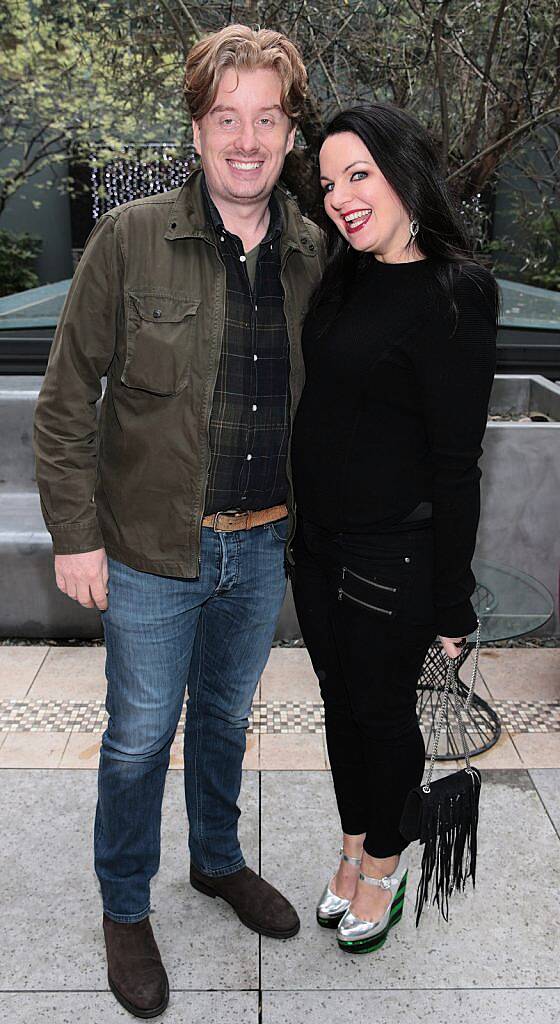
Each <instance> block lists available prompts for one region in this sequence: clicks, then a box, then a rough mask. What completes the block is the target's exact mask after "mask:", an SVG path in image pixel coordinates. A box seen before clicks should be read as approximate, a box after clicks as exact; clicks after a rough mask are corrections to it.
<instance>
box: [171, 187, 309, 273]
mask: <svg viewBox="0 0 560 1024" xmlns="http://www.w3.org/2000/svg"><path fill="white" fill-rule="evenodd" d="M203 180H204V179H203V173H202V170H201V169H200V168H199V169H197V170H196V171H193V172H192V174H190V175H189V177H188V179H187V181H186V182H185V184H184V185H183V186H182V188H181V189H180V191H179V195H178V196H177V199H176V200H175V202H174V203H173V206H172V207H171V213H170V215H169V219H168V222H167V228H166V231H165V235H164V237H165V238H166V239H167V240H168V241H175V239H177V238H205V239H207V240H208V241H213V239H214V231H213V226H212V219H211V216H210V213H209V210H208V207H207V204H206V203H205V200H204V195H203V189H202V183H203ZM273 196H274V199H275V201H276V203H277V204H278V208H279V212H280V215H281V218H282V228H283V229H282V239H281V245H282V249H288V248H290V249H297V250H298V251H299V252H301V253H303V254H304V255H305V256H316V255H317V246H316V245H315V242H314V241H313V239H312V238H311V235H310V233H309V231H308V230H307V227H306V224H305V221H304V220H303V217H302V215H301V213H300V212H299V209H298V206H297V203H296V202H295V200H293V199H292V198H291V197H290V196H288V195H287V193H286V192H285V190H284V189H283V188H282V187H281V186H278V185H276V187H275V188H274V191H273Z"/></svg>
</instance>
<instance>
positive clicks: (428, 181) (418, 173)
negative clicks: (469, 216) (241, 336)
mask: <svg viewBox="0 0 560 1024" xmlns="http://www.w3.org/2000/svg"><path fill="white" fill-rule="evenodd" d="M340 132H353V133H354V134H355V135H357V136H358V138H359V139H361V141H362V142H363V143H364V145H365V146H366V147H367V149H368V150H369V152H370V153H371V156H372V157H373V159H374V160H375V163H376V164H377V166H378V167H379V169H380V171H381V173H382V174H383V175H384V177H385V178H386V179H387V181H388V183H389V185H390V186H391V187H392V189H393V191H394V192H396V194H397V196H398V197H399V199H400V201H401V203H402V204H403V206H404V207H405V209H406V210H407V211H408V212H409V213H410V216H411V219H414V220H416V221H417V222H418V225H419V227H418V234H417V236H416V238H415V240H414V241H415V243H416V246H417V248H418V249H419V250H420V252H421V253H422V254H423V255H424V256H427V257H429V258H432V259H434V261H435V276H436V278H437V281H438V283H439V284H440V285H441V288H442V290H443V292H444V294H445V295H446V296H447V298H448V299H449V304H450V308H451V311H452V312H453V315H454V317H455V316H456V314H457V309H456V306H455V302H454V298H453V290H454V289H453V286H454V282H455V281H456V279H457V270H459V272H460V273H462V274H464V275H466V276H468V277H469V278H471V279H472V280H473V281H474V282H475V283H476V284H477V286H478V287H479V289H480V291H481V293H482V294H483V296H484V299H485V301H486V302H487V303H488V304H489V307H490V313H491V315H492V317H493V318H494V319H495V320H496V321H497V318H498V313H499V292H498V286H497V284H496V281H495V280H494V278H493V277H492V275H491V274H489V273H488V271H486V270H485V269H484V267H483V266H482V265H481V264H480V263H479V262H477V260H476V259H475V258H474V255H473V247H472V244H471V241H470V239H469V237H468V234H467V232H466V229H465V226H464V224H463V221H462V218H461V216H460V214H459V212H458V210H457V208H456V205H455V203H454V201H453V199H452V197H451V194H450V192H449V190H448V187H447V185H446V182H445V179H444V176H443V174H442V170H441V167H440V163H439V159H438V155H437V151H436V148H435V146H434V144H433V142H432V140H431V138H430V136H429V134H428V132H427V131H426V130H425V128H423V127H422V125H421V124H420V123H419V122H418V121H417V120H416V118H414V117H412V116H411V115H410V114H408V113H407V112H406V111H404V110H400V109H399V108H398V107H395V106H393V105H392V104H390V103H371V104H367V105H363V106H356V107H350V108H349V109H348V110H344V111H342V112H341V113H339V114H336V115H335V117H333V119H332V120H331V121H330V122H329V124H328V125H327V127H326V129H325V131H324V134H323V140H322V142H324V141H325V139H327V138H329V136H331V135H337V134H339V133H340ZM324 227H325V231H326V236H327V265H326V268H325V272H324V274H323V278H322V281H321V283H320V285H319V287H318V289H317V291H316V293H315V295H314V296H313V299H312V303H311V308H312V309H313V308H316V307H317V306H319V305H321V304H323V303H324V302H329V303H332V304H333V305H334V307H335V309H336V307H338V308H340V305H341V303H342V302H343V301H344V298H345V296H346V295H347V293H348V289H349V287H350V285H351V283H352V281H353V279H354V277H355V274H356V271H357V269H358V268H359V267H360V266H361V265H363V263H364V256H365V259H366V261H367V260H368V259H371V254H362V253H359V252H357V251H356V250H355V249H352V247H351V246H349V244H348V242H347V241H346V240H345V239H344V238H343V237H342V235H341V234H340V231H339V230H338V228H337V227H336V225H335V224H334V222H333V221H332V220H331V218H330V217H327V215H326V214H325V224H324ZM411 244H412V238H411V239H410V242H409V245H411ZM331 309H333V306H331ZM335 309H333V313H334V312H335ZM329 319H330V318H329Z"/></svg>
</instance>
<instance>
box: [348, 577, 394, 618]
mask: <svg viewBox="0 0 560 1024" xmlns="http://www.w3.org/2000/svg"><path fill="white" fill-rule="evenodd" d="M367 582H368V583H369V580H368V581H367ZM387 589H392V588H387ZM343 597H346V598H347V599H348V601H354V602H355V603H356V604H361V605H362V607H363V608H370V609H371V611H372V612H381V614H382V615H392V614H393V612H392V611H389V609H388V608H378V607H377V605H375V604H368V603H367V601H361V600H360V598H359V597H353V596H352V594H349V593H348V592H347V591H346V590H343V589H342V587H339V588H338V600H339V601H342V598H343Z"/></svg>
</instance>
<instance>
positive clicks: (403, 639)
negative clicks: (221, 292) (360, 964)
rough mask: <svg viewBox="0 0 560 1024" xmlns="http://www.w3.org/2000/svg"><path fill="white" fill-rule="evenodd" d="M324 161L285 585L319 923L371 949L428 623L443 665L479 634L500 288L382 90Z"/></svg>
mask: <svg viewBox="0 0 560 1024" xmlns="http://www.w3.org/2000/svg"><path fill="white" fill-rule="evenodd" d="M320 173H321V184H322V187H323V190H324V206H325V211H326V214H327V218H328V220H327V249H328V261H327V269H326V271H325V275H324V278H323V280H322V283H321V285H320V287H319V290H318V293H317V295H316V296H315V299H314V302H313V304H312V307H311V310H310V312H309V314H308V316H307V319H306V323H305V330H304V335H303V346H304V356H305V363H306V385H305V389H304V392H303V395H302V399H301V403H300V405H299V408H298V412H297V417H296V422H295V426H294V437H293V445H292V458H293V473H294V487H295V497H296V505H297V509H298V524H297V531H296V536H295V540H294V545H293V556H294V562H295V573H294V596H295V601H296V608H297V612H298V616H299V621H300V625H301V629H302V633H303V637H304V640H305V642H306V644H307V647H308V650H309V654H310V657H311V660H312V662H313V666H314V669H315V671H316V674H317V676H318V678H319V681H320V686H321V693H322V697H323V700H324V703H325V727H326V734H327V744H328V750H329V758H330V762H331V768H332V775H333V781H334V787H335V793H336V797H337V803H338V808H339V812H340V818H341V825H342V831H343V841H342V850H341V853H342V857H341V861H340V864H339V867H338V870H337V872H336V874H335V875H334V877H333V878H332V880H331V881H330V882H329V884H328V885H327V887H326V889H325V891H324V893H323V896H322V897H321V900H320V902H319V905H318V907H317V918H318V921H319V924H321V925H324V926H326V927H337V938H338V942H339V945H340V946H341V948H342V949H345V950H348V951H350V952H369V951H371V950H374V949H378V948H379V947H380V946H381V945H383V943H384V941H385V938H386V936H387V934H388V931H389V929H390V928H391V927H392V926H393V925H394V924H396V922H397V921H398V920H399V919H400V917H401V915H402V903H403V899H404V890H405V886H406V868H407V861H406V851H405V847H406V845H407V844H406V841H405V840H404V839H403V837H402V836H401V834H400V832H399V821H400V817H401V813H402V809H403V806H404V802H405V798H406V796H407V794H408V792H409V790H410V789H412V788H413V787H414V786H416V785H418V784H419V783H420V781H421V779H422V774H423V768H424V760H425V746H424V741H423V738H422V734H421V732H420V728H419V725H418V719H417V715H416V685H417V681H418V678H419V675H420V672H421V668H422V663H423V661H424V657H425V655H426V652H427V651H428V648H429V646H430V644H431V643H432V641H433V640H434V639H435V637H436V636H437V635H439V636H440V638H441V642H442V645H443V647H444V649H445V651H446V653H447V654H448V655H449V656H450V657H452V658H453V657H456V656H457V655H458V654H459V652H460V649H461V645H462V644H463V643H464V642H465V640H466V637H467V636H468V634H470V633H471V632H472V631H473V630H474V629H475V628H476V621H477V620H476V615H475V613H474V610H473V607H472V604H471V601H470V596H471V594H472V592H473V590H474V585H475V581H474V577H473V574H472V572H471V567H470V563H471V558H472V554H473V550H474V546H475V539H476V529H477V523H478V517H479V477H480V471H479V469H478V465H477V462H478V459H479V457H480V455H481V447H480V444H481V439H482V436H483V434H484V430H485V426H486V416H487V409H488V400H489V395H490V389H491V385H492V380H493V374H494V369H495V339H496V320H497V309H498V298H497V287H496V283H495V281H494V279H493V278H492V276H491V275H490V274H489V273H488V272H487V271H486V270H484V269H483V268H482V267H480V266H479V265H477V263H476V262H475V261H474V259H473V257H472V253H471V252H470V251H469V246H468V242H467V239H466V237H465V233H464V227H463V225H462V223H461V220H460V217H459V215H458V214H457V212H456V211H455V210H454V208H453V205H452V202H451V200H450V197H449V195H448V193H447V190H446V186H445V183H444V180H443V177H442V174H441V171H440V169H439V166H438V160H437V156H436V152H435V149H434V147H433V145H432V143H431V142H430V139H429V137H428V135H427V134H426V132H425V131H424V129H423V128H422V127H421V126H420V125H419V124H418V123H417V122H416V121H415V120H414V119H413V118H412V117H410V116H409V115H408V114H406V113H404V112H403V111H401V110H398V109H396V108H393V107H392V106H390V105H387V104H382V103H375V104H372V105H371V106H360V107H354V108H352V109H351V110H348V111H345V112H343V113H340V114H338V115H337V116H336V117H335V118H334V120H332V121H331V123H330V124H329V126H328V128H327V130H326V134H325V139H324V142H323V145H322V147H321V152H320Z"/></svg>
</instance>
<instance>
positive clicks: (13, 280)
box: [0, 230, 42, 295]
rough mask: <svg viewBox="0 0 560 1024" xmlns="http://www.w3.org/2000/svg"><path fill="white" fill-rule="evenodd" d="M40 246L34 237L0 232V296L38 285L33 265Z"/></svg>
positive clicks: (38, 239)
mask: <svg viewBox="0 0 560 1024" xmlns="http://www.w3.org/2000/svg"><path fill="white" fill-rule="evenodd" d="M41 246H42V242H41V239H40V238H38V237H37V236H36V235H28V234H27V233H25V234H21V235H16V234H14V233H13V232H12V231H3V230H0V295H11V294H12V293H13V292H23V291H25V290H26V289H27V288H35V287H36V286H37V285H38V284H39V278H38V277H37V274H36V273H35V271H34V269H33V265H34V263H35V260H36V259H37V256H38V255H39V253H40V251H41Z"/></svg>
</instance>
